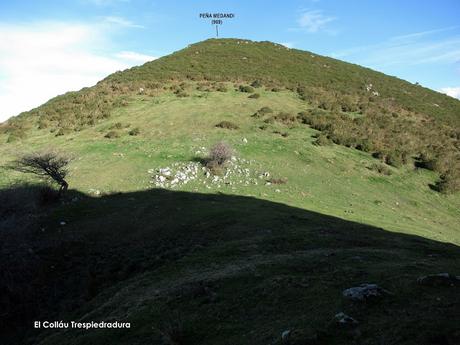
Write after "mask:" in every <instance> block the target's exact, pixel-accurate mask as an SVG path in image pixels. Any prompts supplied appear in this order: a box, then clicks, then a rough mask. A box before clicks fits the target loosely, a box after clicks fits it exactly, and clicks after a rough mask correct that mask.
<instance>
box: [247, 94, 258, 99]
mask: <svg viewBox="0 0 460 345" xmlns="http://www.w3.org/2000/svg"><path fill="white" fill-rule="evenodd" d="M248 98H253V99H257V98H260V95H259V94H258V93H253V94H252V95H250V96H249V97H248Z"/></svg>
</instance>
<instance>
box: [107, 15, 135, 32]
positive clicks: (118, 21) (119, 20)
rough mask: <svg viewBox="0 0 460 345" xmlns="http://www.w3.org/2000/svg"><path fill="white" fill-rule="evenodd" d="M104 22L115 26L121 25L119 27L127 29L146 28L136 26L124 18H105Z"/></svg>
mask: <svg viewBox="0 0 460 345" xmlns="http://www.w3.org/2000/svg"><path fill="white" fill-rule="evenodd" d="M103 20H104V22H105V23H108V24H115V25H119V26H123V27H127V28H140V29H143V28H144V26H142V25H138V24H135V23H133V22H132V21H130V20H127V19H125V18H122V17H114V16H109V17H104V18H103Z"/></svg>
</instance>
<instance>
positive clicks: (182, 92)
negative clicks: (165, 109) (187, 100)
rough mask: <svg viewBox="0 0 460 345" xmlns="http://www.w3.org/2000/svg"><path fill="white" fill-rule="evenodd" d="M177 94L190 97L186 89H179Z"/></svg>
mask: <svg viewBox="0 0 460 345" xmlns="http://www.w3.org/2000/svg"><path fill="white" fill-rule="evenodd" d="M175 94H176V96H177V97H179V98H181V97H188V96H189V94H188V93H187V92H185V91H184V90H179V91H177V92H175Z"/></svg>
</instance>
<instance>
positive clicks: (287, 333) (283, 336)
mask: <svg viewBox="0 0 460 345" xmlns="http://www.w3.org/2000/svg"><path fill="white" fill-rule="evenodd" d="M290 335H291V330H290V329H288V330H286V331H284V332H283V333H281V340H282V341H283V343H287V342H288V341H289V336H290Z"/></svg>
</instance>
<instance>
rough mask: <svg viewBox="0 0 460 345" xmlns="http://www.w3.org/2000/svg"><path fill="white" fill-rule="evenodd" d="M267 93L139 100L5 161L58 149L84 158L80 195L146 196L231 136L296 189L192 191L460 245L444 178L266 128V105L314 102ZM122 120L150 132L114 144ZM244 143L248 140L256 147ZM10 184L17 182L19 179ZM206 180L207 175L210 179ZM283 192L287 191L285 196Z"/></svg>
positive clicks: (297, 107) (77, 165) (292, 107)
mask: <svg viewBox="0 0 460 345" xmlns="http://www.w3.org/2000/svg"><path fill="white" fill-rule="evenodd" d="M260 92H261V93H262V97H261V98H260V99H257V100H252V99H248V98H247V94H244V93H239V92H235V91H230V92H227V93H219V92H213V93H200V92H195V93H194V94H193V96H192V97H188V98H184V99H181V98H177V97H175V96H174V95H172V94H168V93H165V94H164V95H162V96H159V97H144V96H139V97H134V98H133V99H132V100H131V102H130V104H129V106H128V107H122V108H118V109H117V110H116V112H115V114H114V116H113V118H112V119H111V120H110V121H109V122H106V123H103V124H100V125H98V126H96V127H94V128H91V129H86V130H84V131H82V132H79V133H76V134H71V135H69V136H65V137H57V138H54V137H53V136H52V135H51V134H45V135H43V134H42V132H40V131H37V132H36V134H37V136H34V137H32V138H31V139H29V140H27V141H25V142H24V143H21V144H17V145H16V144H10V145H4V146H3V147H2V148H1V151H2V158H1V160H2V161H3V162H5V161H7V160H8V159H11V158H13V157H14V155H15V154H16V153H17V151H18V150H19V151H20V150H31V149H32V148H39V147H46V146H49V144H50V143H53V146H55V147H59V148H61V149H63V150H65V151H69V152H72V153H73V154H75V155H76V156H77V157H78V159H77V160H76V161H75V162H74V163H73V165H72V175H71V178H70V184H71V186H72V187H73V188H76V189H78V190H80V191H82V192H84V193H88V192H89V191H90V189H95V190H100V191H101V192H111V191H136V190H143V189H146V188H149V187H151V184H150V181H151V180H152V179H151V175H150V174H148V173H147V171H148V170H149V169H152V168H153V169H157V168H160V167H166V166H171V165H172V164H173V163H176V162H187V161H190V160H192V159H193V158H196V156H202V157H204V155H205V153H204V152H203V153H200V154H198V155H196V154H195V152H196V151H197V150H200V148H201V147H205V148H209V147H210V146H211V145H212V144H213V143H215V142H217V141H219V140H220V139H224V140H226V141H228V142H229V143H231V144H232V145H233V146H234V147H235V149H236V150H237V152H238V155H239V156H240V157H241V158H244V159H247V160H254V164H253V166H249V165H248V166H247V167H248V168H250V169H251V171H252V172H254V173H255V172H259V173H261V172H265V171H268V172H270V173H271V175H272V177H275V178H276V177H278V178H287V179H288V181H289V182H288V183H287V184H286V185H280V186H274V185H272V186H265V185H264V183H263V182H264V180H260V181H259V184H258V185H257V186H255V185H252V184H251V185H249V186H244V185H242V184H237V185H235V186H231V187H230V186H225V185H222V186H221V188H220V189H218V188H217V187H216V186H214V185H211V187H212V188H211V189H207V188H204V187H205V186H204V185H202V184H201V183H197V181H193V182H192V183H190V184H189V185H186V186H184V187H183V188H182V189H183V190H188V191H198V192H210V193H215V192H216V191H221V192H223V193H229V194H238V195H251V196H255V197H258V198H262V199H267V200H273V201H278V202H283V203H286V204H288V205H292V206H296V207H301V208H305V209H309V210H314V211H318V212H321V213H324V214H331V215H335V216H338V217H341V218H345V219H350V220H354V221H358V222H362V223H367V224H372V225H376V226H381V227H384V228H386V229H388V230H392V231H399V232H406V233H413V234H418V235H423V236H425V237H428V238H432V239H436V240H441V241H448V242H453V243H460V238H459V233H458V228H457V226H456V224H457V222H458V219H459V216H460V214H459V211H458V210H459V209H460V199H459V197H458V195H453V196H447V197H446V196H441V195H439V193H436V192H434V191H432V190H430V189H429V188H428V184H429V183H433V182H434V181H435V175H434V174H432V173H430V172H428V171H425V170H419V171H416V172H415V173H414V172H413V171H412V169H409V168H407V169H394V168H390V169H391V170H392V172H393V174H392V175H391V176H383V175H380V174H378V173H376V172H374V171H371V170H369V169H367V167H369V166H370V165H372V163H374V162H375V160H374V159H373V158H371V157H370V156H369V155H368V154H365V153H362V152H360V151H357V150H352V149H348V148H344V147H341V146H336V145H334V146H326V147H318V146H314V145H312V141H313V139H312V135H314V134H315V133H316V131H314V130H312V129H309V128H308V127H306V126H303V125H295V126H293V127H292V128H290V129H289V128H288V127H286V126H285V125H281V124H274V125H270V126H269V127H268V128H267V129H266V130H261V129H259V128H258V126H260V125H261V124H263V121H262V119H259V120H256V119H253V118H251V116H250V115H252V114H253V113H254V112H255V111H256V110H258V109H259V108H261V107H263V106H270V107H271V108H273V110H275V112H276V111H292V112H293V113H296V112H298V111H301V110H304V109H305V104H302V103H301V101H300V100H298V99H297V98H296V97H295V95H294V94H291V93H289V92H281V93H273V92H263V91H262V90H260ZM200 96H202V97H200ZM221 120H230V121H233V122H235V123H237V124H238V125H239V126H240V129H239V130H236V131H229V130H225V129H217V128H214V125H215V124H216V123H218V122H219V121H221ZM116 122H121V123H122V124H130V128H134V127H140V128H141V135H140V136H136V137H132V136H129V135H127V132H128V131H129V129H124V130H121V133H122V137H121V138H119V139H106V138H104V137H103V136H104V134H105V133H106V132H107V131H108V128H109V127H110V126H111V124H113V123H116ZM277 129H278V130H279V131H280V132H288V133H289V137H287V138H283V137H282V136H280V135H279V134H274V133H273V131H274V130H277ZM243 138H247V140H248V143H247V144H245V143H243V141H242V139H243ZM245 164H247V163H245ZM243 165H244V164H243ZM15 177H18V178H19V177H21V176H18V175H16V176H15ZM1 178H2V181H1V182H2V183H3V184H4V185H7V184H8V183H11V179H12V178H14V177H12V176H11V175H3V176H2V177H1ZM203 180H204V177H203V178H201V180H200V181H203ZM232 188H233V189H232ZM276 189H279V190H280V191H281V192H279V193H278V192H275V190H276Z"/></svg>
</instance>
